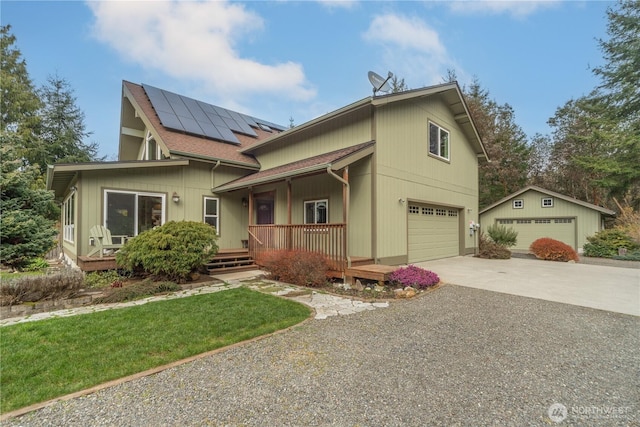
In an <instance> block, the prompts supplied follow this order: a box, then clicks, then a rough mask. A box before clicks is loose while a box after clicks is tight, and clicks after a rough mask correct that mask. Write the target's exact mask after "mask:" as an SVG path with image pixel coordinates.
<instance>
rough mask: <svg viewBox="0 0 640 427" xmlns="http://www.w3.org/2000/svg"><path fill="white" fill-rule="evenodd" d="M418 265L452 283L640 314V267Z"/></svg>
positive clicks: (462, 260) (465, 260) (527, 262)
mask: <svg viewBox="0 0 640 427" xmlns="http://www.w3.org/2000/svg"><path fill="white" fill-rule="evenodd" d="M416 265H418V266H420V267H423V268H426V269H428V270H431V271H434V272H436V273H437V274H438V275H439V276H440V278H441V280H443V281H444V282H446V283H452V284H455V285H460V286H467V287H471V288H476V289H485V290H489V291H495V292H502V293H507V294H511V295H519V296H525V297H530V298H537V299H543V300H547V301H555V302H561V303H565V304H572V305H578V306H583V307H591V308H596V309H599V310H607V311H613V312H616V313H624V314H631V315H634V316H640V269H634V268H620V267H610V266H601V265H589V264H580V263H576V264H574V263H564V262H553V261H541V260H537V259H521V258H512V259H508V260H489V259H480V258H474V257H471V256H465V257H454V258H447V259H440V260H434V261H427V262H421V263H417V264H416Z"/></svg>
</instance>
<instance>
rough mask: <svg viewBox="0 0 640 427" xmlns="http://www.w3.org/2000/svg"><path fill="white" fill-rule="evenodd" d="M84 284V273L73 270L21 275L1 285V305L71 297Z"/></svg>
mask: <svg viewBox="0 0 640 427" xmlns="http://www.w3.org/2000/svg"><path fill="white" fill-rule="evenodd" d="M83 286H84V278H83V276H82V273H81V272H79V271H73V270H69V271H65V272H62V273H57V274H48V275H38V276H21V277H19V278H17V279H14V280H8V281H6V282H3V283H2V284H1V285H0V305H15V304H21V303H23V302H37V301H43V300H55V299H62V298H69V297H73V296H74V295H76V294H77V293H78V292H79V291H80V290H81V289H82V288H83Z"/></svg>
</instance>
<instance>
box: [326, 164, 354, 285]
mask: <svg viewBox="0 0 640 427" xmlns="http://www.w3.org/2000/svg"><path fill="white" fill-rule="evenodd" d="M327 173H328V174H329V175H331V176H332V177H334V178H335V179H337V180H338V181H340V182H341V183H342V184H343V187H342V219H343V221H344V239H343V242H342V248H343V250H344V256H345V258H346V261H347V266H346V268H351V257H350V256H349V244H348V243H349V233H348V228H349V224H348V222H349V200H350V199H351V187H350V186H349V166H346V167H345V168H344V170H343V171H342V178H341V177H339V176H338V175H336V174H335V172H333V171H332V170H331V166H327ZM343 274H344V271H343Z"/></svg>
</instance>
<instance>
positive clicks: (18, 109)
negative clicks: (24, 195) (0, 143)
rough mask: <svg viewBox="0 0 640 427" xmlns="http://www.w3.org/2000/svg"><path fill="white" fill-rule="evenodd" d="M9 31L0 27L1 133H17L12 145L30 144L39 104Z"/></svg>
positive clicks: (35, 128) (35, 125)
mask: <svg viewBox="0 0 640 427" xmlns="http://www.w3.org/2000/svg"><path fill="white" fill-rule="evenodd" d="M10 31H11V26H9V25H7V26H2V27H0V90H1V91H2V92H1V96H0V108H1V109H2V110H1V111H0V131H2V132H5V131H6V132H14V133H17V134H19V135H20V136H21V138H20V139H19V141H14V143H21V144H22V142H23V141H24V142H26V143H32V142H33V141H34V139H35V138H36V137H35V132H36V130H37V128H38V126H39V123H40V116H39V115H38V111H39V110H40V107H41V103H40V98H39V97H38V95H37V93H36V90H35V89H34V87H33V83H32V82H31V78H30V77H29V73H28V72H27V64H26V61H25V60H24V59H23V58H22V54H21V53H20V50H18V49H17V48H16V47H15V42H16V38H15V36H14V35H12V34H11V32H10ZM23 145H24V144H23ZM16 148H17V149H18V150H21V149H22V148H23V147H16ZM19 154H21V153H19Z"/></svg>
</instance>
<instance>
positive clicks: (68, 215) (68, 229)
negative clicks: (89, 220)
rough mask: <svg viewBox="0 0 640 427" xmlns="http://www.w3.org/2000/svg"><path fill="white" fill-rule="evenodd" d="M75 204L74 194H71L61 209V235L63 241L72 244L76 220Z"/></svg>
mask: <svg viewBox="0 0 640 427" xmlns="http://www.w3.org/2000/svg"><path fill="white" fill-rule="evenodd" d="M75 204H76V193H75V192H73V193H71V195H70V196H69V197H68V198H67V200H65V201H64V203H63V205H62V209H63V218H64V219H63V224H62V234H63V236H62V237H63V238H64V240H66V241H67V242H71V243H73V242H74V240H75V237H74V236H75V233H74V231H75V227H76V219H75V209H76V208H75Z"/></svg>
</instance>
